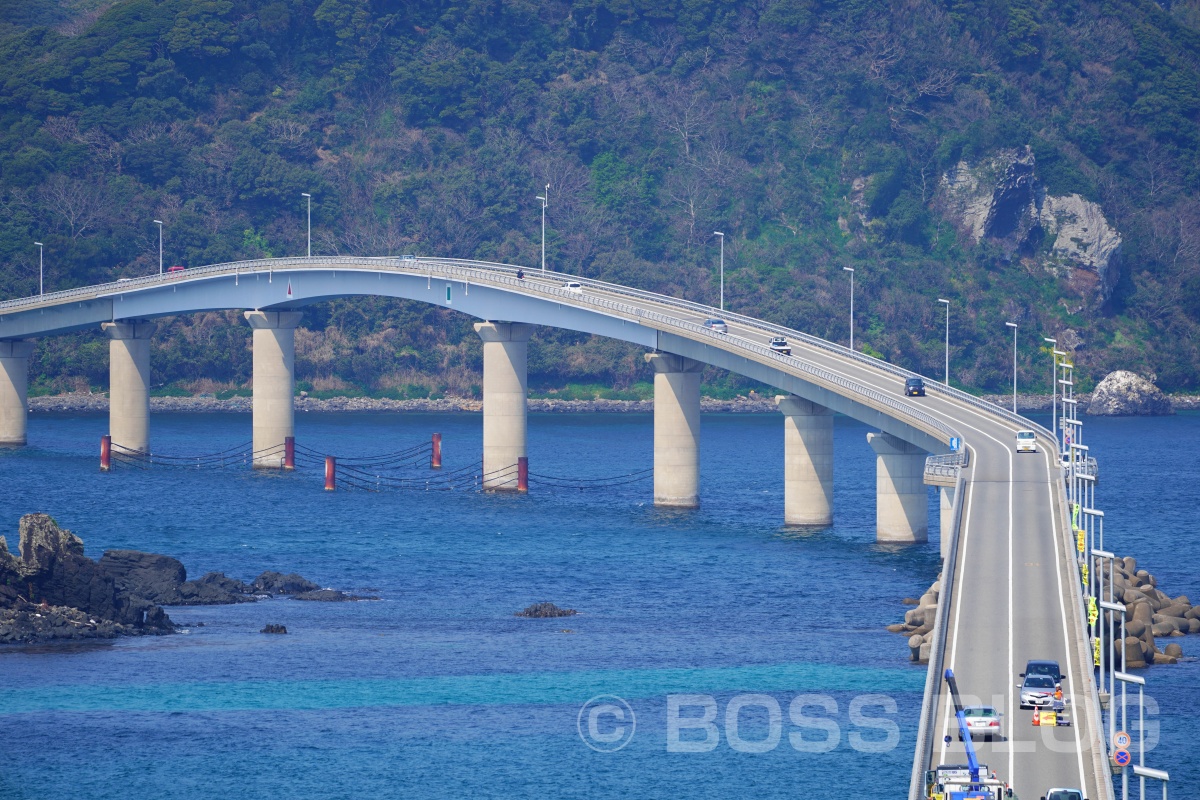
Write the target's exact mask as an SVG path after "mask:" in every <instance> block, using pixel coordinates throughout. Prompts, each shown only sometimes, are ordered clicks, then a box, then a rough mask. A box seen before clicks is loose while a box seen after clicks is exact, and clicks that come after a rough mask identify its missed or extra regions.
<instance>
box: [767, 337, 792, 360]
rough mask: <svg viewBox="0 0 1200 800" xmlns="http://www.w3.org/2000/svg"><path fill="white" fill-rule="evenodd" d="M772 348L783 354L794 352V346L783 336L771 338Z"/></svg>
mask: <svg viewBox="0 0 1200 800" xmlns="http://www.w3.org/2000/svg"><path fill="white" fill-rule="evenodd" d="M771 349H772V350H774V351H775V352H776V353H779V354H780V355H781V356H790V355H791V354H792V346H791V345H790V344H788V340H787V339H785V338H783V337H782V336H776V337H775V338H774V339H772V340H771Z"/></svg>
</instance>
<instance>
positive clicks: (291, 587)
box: [250, 570, 321, 594]
mask: <svg viewBox="0 0 1200 800" xmlns="http://www.w3.org/2000/svg"><path fill="white" fill-rule="evenodd" d="M250 586H251V588H252V589H253V590H254V591H255V592H256V593H260V594H301V593H303V592H315V591H316V590H318V589H320V588H321V587H320V586H319V585H318V584H315V583H313V582H312V581H310V580H307V579H306V578H302V577H300V576H299V575H297V574H296V573H294V572H290V573H288V574H287V575H284V574H282V573H279V572H271V571H269V570H268V571H267V572H264V573H263V574H262V575H259V576H258V577H257V578H255V579H254V583H252V584H250Z"/></svg>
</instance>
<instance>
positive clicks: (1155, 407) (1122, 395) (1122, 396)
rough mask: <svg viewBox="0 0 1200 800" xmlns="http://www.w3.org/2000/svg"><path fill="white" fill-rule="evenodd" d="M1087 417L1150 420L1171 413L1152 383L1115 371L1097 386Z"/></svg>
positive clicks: (1140, 377) (1128, 373)
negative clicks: (1147, 418)
mask: <svg viewBox="0 0 1200 800" xmlns="http://www.w3.org/2000/svg"><path fill="white" fill-rule="evenodd" d="M1087 413H1088V414H1089V415H1091V416H1104V417H1152V416H1163V415H1166V414H1171V413H1174V412H1173V411H1172V409H1171V401H1170V400H1168V399H1167V398H1166V395H1164V394H1163V393H1162V392H1161V391H1160V390H1159V388H1158V387H1157V386H1155V385H1154V384H1153V383H1151V382H1150V381H1148V380H1146V379H1145V378H1143V377H1142V376H1141V375H1137V374H1135V373H1133V372H1128V371H1126V370H1117V371H1116V372H1111V373H1109V374H1108V376H1106V377H1105V378H1104V380H1102V381H1100V383H1099V384H1098V385H1097V386H1096V391H1094V392H1093V393H1092V400H1091V402H1090V403H1088V408H1087Z"/></svg>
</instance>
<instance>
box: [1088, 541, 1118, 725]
mask: <svg viewBox="0 0 1200 800" xmlns="http://www.w3.org/2000/svg"><path fill="white" fill-rule="evenodd" d="M1101 547H1103V545H1101ZM1115 558H1116V555H1115V554H1113V553H1111V552H1109V551H1107V550H1100V549H1094V550H1092V561H1091V564H1092V565H1094V566H1096V572H1097V574H1098V576H1099V578H1100V583H1099V588H1100V591H1099V594H1098V598H1097V599H1099V601H1100V603H1099V605H1100V607H1101V609H1103V607H1104V603H1105V600H1104V561H1105V560H1107V561H1108V603H1109V604H1112V602H1113V586H1112V579H1113V574H1112V573H1113V559H1115ZM1097 562H1099V563H1097ZM1096 634H1097V636H1098V637H1099V639H1100V707H1101V708H1104V707H1105V706H1106V705H1107V706H1108V738H1109V741H1111V740H1112V735H1113V733H1115V728H1113V713H1112V692H1113V689H1112V686H1113V680H1112V672H1114V671H1115V670H1114V669H1113V664H1112V661H1113V658H1112V653H1108V654H1107V657H1106V654H1105V652H1104V650H1105V642H1106V640H1105V638H1104V615H1103V614H1101V615H1100V616H1099V617H1098V618H1097V619H1096ZM1112 640H1113V631H1112V615H1111V614H1110V615H1109V617H1108V639H1107V644H1108V647H1109V648H1111V647H1112ZM1106 662H1107V664H1108V672H1109V677H1108V683H1107V684H1105V682H1104V666H1105V663H1106ZM1105 688H1107V689H1108V691H1107V692H1106V691H1105Z"/></svg>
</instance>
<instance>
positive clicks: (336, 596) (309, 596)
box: [292, 589, 379, 603]
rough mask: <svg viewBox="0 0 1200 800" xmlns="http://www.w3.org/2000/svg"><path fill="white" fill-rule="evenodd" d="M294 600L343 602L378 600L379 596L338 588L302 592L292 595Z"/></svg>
mask: <svg viewBox="0 0 1200 800" xmlns="http://www.w3.org/2000/svg"><path fill="white" fill-rule="evenodd" d="M292 599H293V600H315V601H318V602H325V603H341V602H345V601H347V600H378V599H379V598H378V597H360V596H359V595H356V594H346V593H345V592H339V591H338V590H337V589H316V590H314V591H311V592H300V593H299V594H297V595H294V596H293V597H292Z"/></svg>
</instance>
